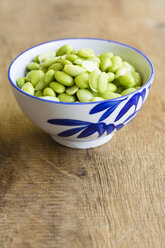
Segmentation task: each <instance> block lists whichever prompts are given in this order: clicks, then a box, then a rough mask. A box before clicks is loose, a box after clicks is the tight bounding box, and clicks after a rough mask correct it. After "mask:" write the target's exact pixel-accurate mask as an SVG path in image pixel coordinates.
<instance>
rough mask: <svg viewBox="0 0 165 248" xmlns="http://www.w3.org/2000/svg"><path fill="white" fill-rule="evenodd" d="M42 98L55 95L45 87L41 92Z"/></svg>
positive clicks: (50, 89)
mask: <svg viewBox="0 0 165 248" xmlns="http://www.w3.org/2000/svg"><path fill="white" fill-rule="evenodd" d="M43 96H56V93H55V92H54V90H53V89H52V88H50V87H47V88H45V89H44V90H43Z"/></svg>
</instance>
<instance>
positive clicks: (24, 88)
mask: <svg viewBox="0 0 165 248" xmlns="http://www.w3.org/2000/svg"><path fill="white" fill-rule="evenodd" d="M21 90H22V91H24V92H26V93H28V94H30V95H32V96H34V87H33V85H32V84H31V83H30V82H27V83H25V84H24V85H23V86H22V88H21Z"/></svg>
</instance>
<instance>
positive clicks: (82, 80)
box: [75, 72, 89, 89]
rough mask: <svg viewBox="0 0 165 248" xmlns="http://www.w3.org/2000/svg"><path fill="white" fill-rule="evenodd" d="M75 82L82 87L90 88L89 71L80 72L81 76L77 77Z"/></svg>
mask: <svg viewBox="0 0 165 248" xmlns="http://www.w3.org/2000/svg"><path fill="white" fill-rule="evenodd" d="M75 84H76V85H77V86H78V87H79V88H80V89H85V88H88V85H89V75H88V73H87V72H85V73H82V74H80V75H79V76H77V77H75Z"/></svg>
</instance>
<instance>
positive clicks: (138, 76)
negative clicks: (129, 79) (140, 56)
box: [132, 72, 142, 86]
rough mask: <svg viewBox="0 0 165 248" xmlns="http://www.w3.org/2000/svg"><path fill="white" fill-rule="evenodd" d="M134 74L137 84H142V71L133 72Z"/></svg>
mask: <svg viewBox="0 0 165 248" xmlns="http://www.w3.org/2000/svg"><path fill="white" fill-rule="evenodd" d="M132 76H133V78H134V80H135V84H136V86H141V84H142V79H141V76H140V73H138V72H133V73H132Z"/></svg>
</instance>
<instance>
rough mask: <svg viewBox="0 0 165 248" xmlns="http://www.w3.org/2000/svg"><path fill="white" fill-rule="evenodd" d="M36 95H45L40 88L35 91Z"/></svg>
mask: <svg viewBox="0 0 165 248" xmlns="http://www.w3.org/2000/svg"><path fill="white" fill-rule="evenodd" d="M34 95H35V96H36V97H40V96H43V94H42V90H38V91H36V92H35V93H34Z"/></svg>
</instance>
